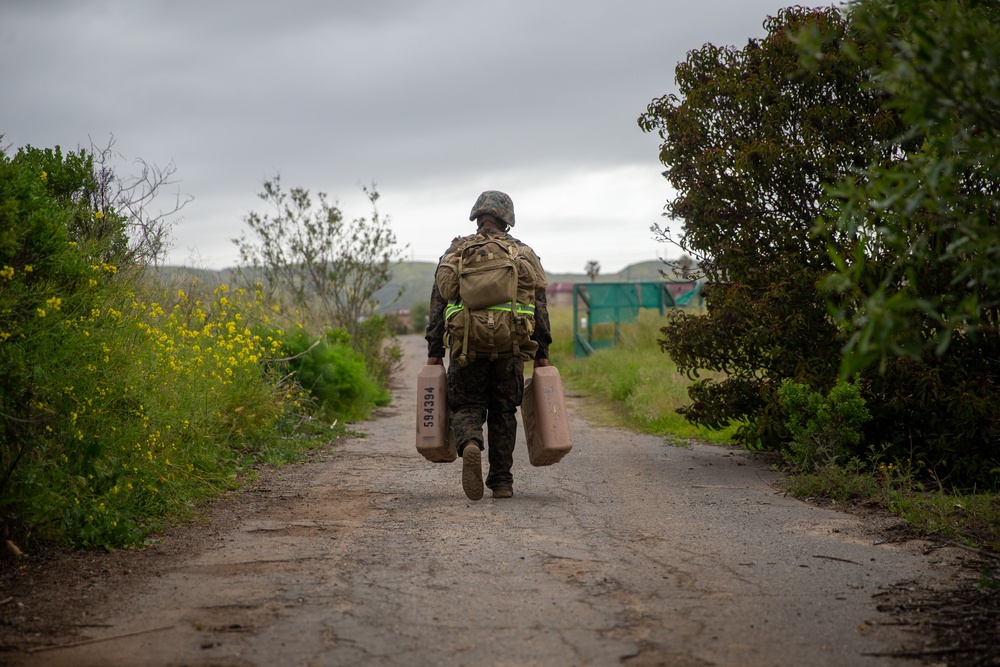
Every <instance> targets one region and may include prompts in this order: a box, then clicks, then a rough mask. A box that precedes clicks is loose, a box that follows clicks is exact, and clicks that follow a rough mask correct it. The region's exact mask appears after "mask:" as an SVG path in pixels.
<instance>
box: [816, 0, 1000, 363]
mask: <svg viewBox="0 0 1000 667" xmlns="http://www.w3.org/2000/svg"><path fill="white" fill-rule="evenodd" d="M853 13H854V17H855V19H854V20H855V24H856V25H857V27H858V30H859V31H861V32H862V33H863V34H865V35H866V38H867V39H868V40H870V41H872V42H874V43H876V44H877V45H878V47H879V69H880V74H879V76H878V79H877V84H878V85H879V86H880V87H881V88H882V89H884V90H885V91H886V92H887V93H888V94H889V95H891V99H890V101H889V106H891V107H892V108H895V109H898V110H900V111H901V112H902V114H903V119H904V121H905V123H906V126H905V132H904V133H901V134H900V135H899V136H898V137H896V143H897V144H898V145H901V146H902V145H909V146H911V148H910V149H909V150H906V157H905V159H904V160H899V161H896V162H894V163H892V164H889V165H881V164H873V165H870V168H869V169H868V170H867V172H866V173H865V178H864V179H851V180H846V181H844V182H843V183H842V184H841V187H840V188H839V189H838V190H837V194H838V195H839V196H841V197H843V198H844V200H845V205H844V207H843V210H842V213H841V215H840V217H839V219H837V220H836V221H835V222H836V223H837V225H836V229H838V230H840V231H841V232H842V233H845V234H850V235H852V236H854V237H856V239H857V242H856V244H855V245H854V246H853V248H852V249H851V250H852V252H850V253H843V254H839V255H838V256H837V259H838V268H839V269H840V273H839V279H836V280H834V281H832V285H833V286H835V287H837V288H839V289H841V290H844V291H845V292H850V293H851V296H852V297H854V299H853V300H852V301H848V304H851V303H852V302H853V303H854V304H855V305H856V307H855V308H854V310H853V314H850V316H851V319H852V324H853V328H854V330H855V335H854V336H853V337H852V338H851V340H850V342H849V344H848V350H849V352H850V353H851V354H850V355H848V356H847V357H846V359H845V362H846V363H845V371H846V372H852V371H856V370H859V369H861V368H864V367H865V366H867V365H868V364H871V363H873V362H876V361H881V362H882V364H883V366H884V364H885V362H886V360H887V359H888V358H889V357H891V356H897V355H903V356H907V357H910V358H912V359H921V358H922V357H923V356H924V353H925V352H926V351H929V350H933V351H935V352H936V353H938V354H943V353H944V352H945V351H946V350H948V349H949V347H950V346H951V345H952V344H955V345H958V346H960V347H961V349H962V351H964V350H965V349H966V347H967V346H968V345H970V344H971V345H973V346H975V347H979V346H983V345H985V346H987V347H989V348H995V346H996V345H997V336H998V335H1000V330H998V324H1000V321H998V314H1000V311H998V308H1000V226H998V224H997V223H998V210H1000V46H998V44H1000V5H997V4H996V3H987V2H976V1H970V0H947V1H939V0H933V1H928V0H892V1H885V0H879V1H878V2H874V1H872V0H865V1H864V2H859V3H857V4H856V6H855V7H854V12H853ZM844 313H845V315H847V314H849V313H848V312H847V311H846V310H845V311H844ZM986 356H987V357H990V356H992V357H993V358H996V355H995V354H987V355H986Z"/></svg>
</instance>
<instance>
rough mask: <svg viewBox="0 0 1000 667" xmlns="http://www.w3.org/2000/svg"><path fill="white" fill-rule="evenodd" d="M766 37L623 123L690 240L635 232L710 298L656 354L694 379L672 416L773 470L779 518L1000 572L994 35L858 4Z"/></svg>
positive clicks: (931, 2) (971, 22)
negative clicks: (789, 516) (779, 462)
mask: <svg viewBox="0 0 1000 667" xmlns="http://www.w3.org/2000/svg"><path fill="white" fill-rule="evenodd" d="M764 27H765V29H766V31H767V36H766V37H764V38H762V39H759V40H751V41H750V42H749V43H748V44H747V45H746V46H745V47H744V48H742V49H740V48H736V47H729V46H724V47H718V46H714V45H711V44H709V45H706V46H704V47H702V48H701V49H696V50H693V51H691V52H690V53H689V54H688V57H687V59H686V60H685V61H683V62H681V63H679V64H678V65H677V68H676V82H677V86H678V93H677V94H669V95H666V96H664V97H662V98H659V99H656V100H653V101H652V102H651V103H650V105H649V106H648V108H647V110H646V112H645V113H643V114H642V115H641V116H640V117H639V121H638V122H639V125H640V127H641V128H642V129H643V130H644V131H647V132H655V133H657V134H658V135H659V137H660V138H661V140H662V144H661V146H660V155H659V157H660V160H661V162H662V163H663V165H664V166H665V167H666V171H665V172H664V175H665V177H666V178H667V180H668V181H669V182H670V184H671V186H672V189H673V191H674V192H675V193H676V195H675V196H674V198H672V199H671V200H668V201H667V203H666V207H665V211H666V215H667V216H668V217H669V218H670V219H671V220H674V221H676V222H677V223H678V224H681V223H682V224H683V229H682V231H681V232H680V233H679V234H672V233H671V230H670V228H669V227H666V226H660V225H654V226H653V229H652V231H653V233H654V234H655V235H657V236H658V237H659V238H661V239H662V240H663V241H665V242H669V243H672V244H675V245H676V246H678V247H679V248H680V249H682V250H683V251H684V253H685V254H686V255H688V256H690V257H692V258H694V259H696V260H697V267H696V271H697V273H698V274H699V275H700V277H703V278H705V279H706V281H707V284H706V287H705V290H704V297H705V302H706V306H707V307H706V310H705V311H703V312H691V311H684V310H675V311H673V312H671V313H670V316H669V317H668V321H667V322H666V323H665V325H664V326H663V327H662V329H661V336H660V338H659V344H660V346H661V347H662V349H663V350H664V351H665V352H666V353H667V355H668V356H669V358H670V359H671V360H672V362H673V366H670V367H668V368H667V369H666V370H665V374H671V373H673V372H674V369H675V368H676V369H677V370H679V371H680V373H681V374H682V375H683V376H689V377H697V378H698V379H697V380H696V381H695V382H694V383H693V384H692V385H691V386H690V387H689V388H688V394H689V399H690V400H689V402H688V403H687V404H686V405H684V406H683V407H681V408H680V410H681V412H682V413H683V414H684V416H685V417H686V418H687V420H688V421H690V422H691V423H693V424H698V425H701V426H705V427H708V428H712V429H721V428H735V431H734V432H733V438H734V440H735V441H736V442H737V443H739V444H740V445H742V446H744V447H746V448H748V449H751V450H754V449H756V450H769V451H775V452H779V453H781V454H782V455H783V457H784V459H785V461H786V465H787V470H788V471H789V474H790V476H789V490H790V492H792V493H795V494H796V495H800V496H814V497H815V496H824V497H829V498H833V499H837V500H855V501H857V500H860V501H875V502H878V503H880V504H882V505H884V506H886V507H889V508H890V509H892V510H893V511H895V512H897V513H899V514H901V515H903V516H906V517H907V518H908V519H909V520H910V521H911V522H913V523H914V524H916V525H918V526H921V527H922V528H924V529H925V530H927V531H929V532H934V533H941V534H944V535H947V536H950V537H957V538H959V539H962V540H965V541H970V542H974V543H976V544H980V545H983V546H986V547H988V548H990V549H992V550H995V551H996V550H1000V502H998V499H997V490H998V486H1000V450H998V448H997V447H998V444H997V443H998V442H1000V422H998V421H997V417H996V415H997V414H998V409H997V408H998V405H1000V383H998V382H997V378H998V377H1000V326H998V325H1000V310H998V308H1000V273H998V272H997V271H996V267H997V253H998V249H1000V231H998V230H1000V225H998V220H997V215H998V211H1000V209H998V206H997V202H998V199H997V196H998V195H997V193H998V192H1000V158H998V156H1000V125H998V119H1000V113H997V110H998V109H1000V97H998V91H1000V86H998V85H997V83H998V81H1000V49H998V47H997V44H998V43H1000V41H998V38H1000V34H998V32H1000V14H998V10H997V8H996V7H995V6H994V5H990V4H988V3H987V4H984V3H977V2H970V1H964V0H963V1H958V2H956V1H954V0H948V1H944V0H941V1H939V0H859V1H857V2H853V3H851V4H850V5H848V6H847V8H846V9H845V10H844V11H841V10H839V9H837V8H833V7H827V8H819V9H807V8H804V7H790V8H787V9H784V10H781V11H780V12H779V13H778V14H777V15H776V16H774V17H769V18H768V19H767V20H766V21H765V23H764ZM618 363H619V364H622V362H618ZM624 367H626V368H628V365H627V364H626V365H624Z"/></svg>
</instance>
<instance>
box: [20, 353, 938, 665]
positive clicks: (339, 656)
mask: <svg viewBox="0 0 1000 667" xmlns="http://www.w3.org/2000/svg"><path fill="white" fill-rule="evenodd" d="M404 342H405V346H406V363H407V369H406V370H405V372H404V377H405V378H407V379H408V380H415V376H416V372H417V369H418V368H419V366H420V364H421V363H422V361H423V347H422V340H421V339H419V338H416V337H407V338H406V339H405V341H404ZM413 393H414V388H412V387H411V386H410V384H409V383H407V385H406V386H405V387H399V388H397V390H396V393H395V401H394V403H393V406H392V407H391V408H389V409H386V410H384V411H382V413H381V414H380V415H379V416H378V418H377V419H375V420H373V421H371V422H367V423H365V424H363V425H361V426H360V427H359V428H360V430H362V431H364V432H365V433H366V434H367V436H366V437H363V438H354V439H350V440H348V441H346V442H344V443H342V444H341V445H338V446H337V447H336V448H335V450H334V451H332V452H330V453H329V454H328V455H327V456H325V457H323V458H322V460H319V461H315V462H312V463H308V464H304V465H300V466H290V467H288V468H286V469H284V470H281V471H279V472H277V473H275V474H274V475H272V476H271V477H270V478H269V479H268V480H267V482H266V485H264V486H261V485H258V486H257V487H256V488H255V489H253V491H252V492H251V493H249V494H247V496H246V498H244V499H243V501H241V502H242V505H239V507H240V510H239V512H240V515H239V516H236V517H231V520H230V521H228V522H224V523H222V524H219V523H214V524H210V525H207V526H203V527H200V528H199V529H198V531H199V532H198V535H199V536H200V537H199V538H198V540H195V541H194V542H193V544H192V545H191V548H190V549H187V550H185V551H184V552H182V553H175V554H173V555H172V556H170V558H169V562H167V563H166V564H165V565H164V564H163V563H161V564H160V565H159V566H158V567H157V568H156V571H155V573H152V574H150V575H149V576H136V577H132V578H131V579H129V583H128V590H127V591H125V590H123V591H119V592H118V593H119V595H118V596H117V598H116V604H115V605H114V606H113V607H111V608H103V609H97V610H94V609H91V610H90V613H89V615H88V616H87V620H88V623H87V626H88V627H87V628H86V629H85V630H84V632H83V634H82V635H80V636H78V637H77V638H75V639H74V640H72V641H74V642H75V643H77V644H78V645H76V646H73V647H70V648H64V649H57V650H45V651H40V652H37V653H31V654H28V653H24V652H22V653H14V654H7V655H6V656H3V658H6V659H11V660H13V663H14V664H18V665H73V666H81V665H102V666H104V665H138V664H142V665H615V664H625V665H633V666H634V665H675V666H682V667H683V666H692V667H693V666H700V665H783V666H784V665H882V664H891V665H895V666H898V665H903V664H908V663H906V662H903V661H900V660H898V659H890V658H885V657H876V656H871V655H869V654H872V653H879V652H884V651H887V650H892V649H894V648H898V647H899V646H900V645H901V644H902V643H903V642H904V641H912V637H906V636H905V635H903V634H902V631H900V630H898V629H897V628H895V627H893V626H891V625H883V623H885V622H886V621H889V620H890V619H887V618H885V617H884V616H883V615H881V614H880V613H879V612H878V611H877V610H876V599H873V595H876V594H878V593H879V592H880V591H881V590H883V588H884V587H886V586H888V585H891V584H894V583H897V582H899V581H902V580H912V579H916V578H917V577H919V576H921V575H924V576H927V575H931V576H941V577H944V576H945V575H946V573H947V569H948V568H947V565H946V564H945V565H942V564H940V563H932V562H931V561H930V559H929V558H930V557H929V556H926V555H923V552H922V549H921V547H922V545H921V544H920V543H918V542H913V541H910V542H905V543H901V544H893V543H886V542H884V541H883V540H879V539H877V534H876V532H875V531H873V530H872V529H871V527H870V526H868V525H866V524H864V523H862V522H861V521H860V520H859V519H857V518H855V517H853V516H851V515H848V514H844V513H840V512H837V511H831V510H828V509H823V508H818V507H815V506H811V505H809V504H806V503H802V502H799V501H796V500H794V499H791V498H787V497H785V496H783V495H782V493H780V492H778V491H776V488H775V486H774V484H775V481H776V479H777V476H776V475H775V474H774V473H772V472H770V471H769V470H768V468H767V466H766V465H764V464H762V463H759V462H757V461H755V460H753V459H752V458H750V457H749V456H748V455H747V454H745V453H742V452H739V451H729V450H727V449H725V448H719V447H711V446H701V445H693V446H690V447H675V446H670V445H666V444H665V443H664V442H663V440H662V439H661V438H657V437H650V436H642V435H635V434H632V433H628V432H625V431H622V430H617V429H612V428H601V427H595V426H589V425H588V423H587V421H586V418H587V414H586V409H585V408H584V407H583V406H584V403H583V402H582V401H576V402H575V403H574V404H573V405H571V407H572V408H573V409H572V416H571V426H572V430H573V435H574V448H573V451H572V452H571V453H570V454H569V455H568V456H567V457H566V458H565V459H563V461H562V462H560V463H559V464H557V465H555V466H551V467H548V468H532V467H531V466H530V465H529V464H528V461H527V453H526V450H525V449H524V446H523V442H522V443H520V444H519V446H518V451H517V453H516V457H515V468H514V476H515V495H514V498H512V499H509V500H493V499H492V498H490V497H489V494H488V493H487V496H486V498H484V499H483V500H481V501H479V502H472V501H469V500H467V499H466V498H465V496H464V495H463V493H462V489H461V485H460V481H459V478H460V470H461V463H460V461H458V462H455V463H452V464H430V463H427V462H426V461H424V460H423V459H422V458H421V457H420V456H419V455H418V454H417V453H416V451H415V449H414V444H413V441H414V417H413ZM883 527H884V526H883ZM935 558H936V559H937V560H938V561H940V559H941V554H940V553H938V554H936V555H935ZM154 574H155V576H153V575H154ZM3 658H0V659H3Z"/></svg>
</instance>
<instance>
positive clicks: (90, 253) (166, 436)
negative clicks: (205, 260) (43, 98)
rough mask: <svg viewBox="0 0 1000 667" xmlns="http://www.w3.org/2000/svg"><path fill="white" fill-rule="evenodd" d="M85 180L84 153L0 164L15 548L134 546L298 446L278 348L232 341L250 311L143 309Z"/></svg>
mask: <svg viewBox="0 0 1000 667" xmlns="http://www.w3.org/2000/svg"><path fill="white" fill-rule="evenodd" d="M93 169H94V166H93V161H92V159H91V157H90V156H89V155H88V154H87V153H85V152H80V153H71V154H68V155H63V154H62V153H61V152H60V151H59V150H58V149H55V150H46V151H41V150H36V149H32V148H25V149H22V150H21V151H19V152H18V154H17V155H16V156H15V157H14V158H12V159H11V158H9V157H8V156H6V155H5V154H2V153H0V368H3V372H2V373H0V520H2V524H3V527H4V532H5V534H6V536H7V537H11V538H15V539H47V540H56V541H60V542H65V543H70V544H76V545H102V546H119V545H127V544H135V543H137V542H139V541H141V539H142V538H143V537H144V536H145V535H147V534H148V533H149V532H150V531H153V530H155V529H157V527H158V526H160V525H162V523H163V522H164V521H168V520H172V519H173V518H175V517H178V516H183V515H184V514H186V513H188V512H190V511H191V508H192V507H193V503H194V502H195V501H196V500H198V499H199V498H204V497H207V496H211V495H213V494H216V493H219V492H220V491H221V490H222V489H226V488H232V487H234V486H235V485H237V484H238V482H239V479H240V477H241V476H242V475H244V474H246V473H247V472H248V471H249V468H248V465H247V464H248V463H250V462H253V461H255V460H260V459H261V458H266V459H268V460H274V459H275V458H280V457H278V456H275V455H274V454H273V453H272V452H274V451H276V450H279V449H280V450H281V451H282V452H288V453H291V452H292V451H293V450H295V449H296V448H299V447H301V446H303V444H302V443H303V441H302V440H301V439H296V440H295V441H294V442H292V441H290V440H288V439H285V438H281V437H280V436H281V435H282V434H287V433H288V432H289V431H288V429H289V428H290V427H292V426H294V425H295V424H297V423H298V422H297V421H295V420H293V419H290V415H292V414H293V413H294V412H295V411H296V410H297V408H296V402H297V401H298V400H299V398H300V396H299V393H300V392H299V390H298V389H297V388H296V387H295V386H291V385H288V384H287V383H282V382H281V381H280V378H279V377H277V376H274V375H272V374H271V373H270V371H269V370H268V365H267V364H266V363H265V362H266V360H267V359H268V358H275V357H277V356H278V353H279V350H280V343H279V342H277V341H275V340H271V341H268V340H266V339H264V338H261V337H259V336H254V335H253V334H252V333H251V332H250V330H249V329H248V324H247V323H248V322H249V321H252V320H263V319H264V317H265V316H264V314H263V312H264V308H263V304H262V303H261V301H260V299H259V295H257V296H254V295H247V294H236V293H233V292H230V291H229V290H228V288H227V287H225V286H222V287H220V288H219V289H218V290H216V293H215V295H214V297H213V299H212V300H211V302H208V301H207V300H206V301H205V302H202V301H200V300H199V301H194V302H192V301H191V300H190V299H189V298H188V297H187V295H186V294H184V293H183V291H179V292H176V293H173V294H159V295H155V297H154V295H153V293H152V292H150V291H149V288H148V287H147V286H146V285H145V283H144V282H143V279H142V273H141V271H140V269H141V267H139V266H137V265H134V264H133V265H130V264H128V263H119V260H122V261H126V260H128V258H129V257H139V256H144V253H143V252H135V250H136V249H135V248H132V249H129V248H128V238H127V237H128V234H127V233H126V232H125V229H126V227H125V221H124V220H122V218H121V217H119V216H118V215H117V214H116V213H115V212H114V211H113V210H102V209H98V208H95V207H94V197H93V195H94V188H95V187H96V185H95V184H96V178H95V176H94V173H93ZM139 250H140V251H141V250H142V249H141V248H140V249H139ZM283 429H285V430H283ZM327 431H328V429H327ZM282 455H283V456H287V455H289V454H282Z"/></svg>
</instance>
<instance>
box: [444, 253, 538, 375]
mask: <svg viewBox="0 0 1000 667" xmlns="http://www.w3.org/2000/svg"><path fill="white" fill-rule="evenodd" d="M540 271H541V266H540V264H539V262H538V259H537V257H535V254H534V253H533V252H532V251H531V249H530V248H528V247H527V246H522V245H520V244H519V243H518V242H517V241H515V240H514V239H512V238H511V237H509V236H507V235H506V234H505V235H502V236H501V235H497V236H490V235H488V234H476V235H475V236H471V237H467V238H465V239H464V240H463V241H462V242H461V243H459V245H458V247H457V248H456V249H454V250H453V251H451V252H449V253H447V254H445V256H444V257H442V258H441V262H440V264H439V265H438V269H437V273H436V274H435V282H436V283H437V288H438V291H439V292H440V293H441V296H442V297H444V298H445V299H447V300H448V301H449V305H448V306H447V308H446V309H445V320H446V323H447V324H446V327H445V345H446V346H448V348H449V349H450V350H451V358H452V359H454V360H456V361H458V363H459V364H461V365H462V366H465V365H467V364H468V363H469V362H470V361H474V360H476V359H479V358H483V357H487V358H489V359H498V358H500V357H510V356H514V357H519V358H521V359H524V360H528V359H532V358H534V355H535V352H536V351H537V350H538V343H537V342H536V341H534V340H532V339H531V334H532V333H533V332H534V330H535V289H536V287H537V286H538V285H544V282H542V279H540V278H539V272H540ZM542 275H544V274H542Z"/></svg>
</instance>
